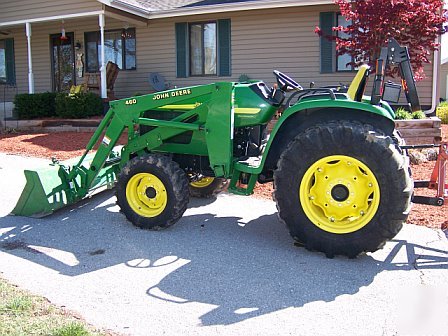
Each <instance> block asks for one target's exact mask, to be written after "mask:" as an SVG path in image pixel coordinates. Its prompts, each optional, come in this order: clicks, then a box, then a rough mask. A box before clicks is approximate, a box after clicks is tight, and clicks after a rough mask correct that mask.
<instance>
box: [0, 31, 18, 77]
mask: <svg viewBox="0 0 448 336" xmlns="http://www.w3.org/2000/svg"><path fill="white" fill-rule="evenodd" d="M15 81H16V78H15V64H14V39H5V40H0V83H7V84H15Z"/></svg>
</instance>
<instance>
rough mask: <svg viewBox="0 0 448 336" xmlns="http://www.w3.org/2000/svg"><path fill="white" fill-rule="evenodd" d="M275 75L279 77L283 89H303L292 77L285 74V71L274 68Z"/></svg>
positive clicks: (279, 84)
mask: <svg viewBox="0 0 448 336" xmlns="http://www.w3.org/2000/svg"><path fill="white" fill-rule="evenodd" d="M274 75H275V77H277V84H278V86H279V87H280V89H281V90H283V91H297V90H303V87H302V86H301V85H300V84H299V83H297V82H296V81H295V80H294V79H292V78H291V77H289V76H287V75H285V74H284V73H283V72H280V71H278V70H274Z"/></svg>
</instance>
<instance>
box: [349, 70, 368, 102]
mask: <svg viewBox="0 0 448 336" xmlns="http://www.w3.org/2000/svg"><path fill="white" fill-rule="evenodd" d="M369 70H370V67H369V66H368V65H367V64H363V65H361V66H360V67H359V69H358V72H357V73H356V76H355V78H353V80H352V82H351V84H350V86H349V87H348V91H347V95H348V96H349V98H350V99H352V100H354V101H359V102H360V101H361V100H362V96H363V95H364V91H365V89H366V84H367V78H368V77H369V73H370V71H369Z"/></svg>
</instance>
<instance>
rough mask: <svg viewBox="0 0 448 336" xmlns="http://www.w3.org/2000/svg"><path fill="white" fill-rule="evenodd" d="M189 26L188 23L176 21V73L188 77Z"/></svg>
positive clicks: (180, 76)
mask: <svg viewBox="0 0 448 336" xmlns="http://www.w3.org/2000/svg"><path fill="white" fill-rule="evenodd" d="M187 28H188V26H187V24H186V23H184V22H182V23H176V62H177V68H176V69H177V70H176V75H177V77H178V78H186V77H187V75H188V74H187V72H188V68H187V59H188V55H187V50H188V48H187V41H188V29H187Z"/></svg>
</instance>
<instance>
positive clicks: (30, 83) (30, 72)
mask: <svg viewBox="0 0 448 336" xmlns="http://www.w3.org/2000/svg"><path fill="white" fill-rule="evenodd" d="M25 27H26V40H27V42H28V92H29V93H34V74H33V59H32V58H31V23H29V22H26V23H25Z"/></svg>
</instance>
